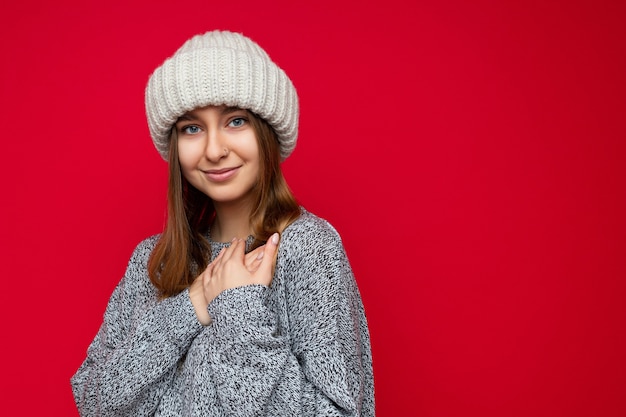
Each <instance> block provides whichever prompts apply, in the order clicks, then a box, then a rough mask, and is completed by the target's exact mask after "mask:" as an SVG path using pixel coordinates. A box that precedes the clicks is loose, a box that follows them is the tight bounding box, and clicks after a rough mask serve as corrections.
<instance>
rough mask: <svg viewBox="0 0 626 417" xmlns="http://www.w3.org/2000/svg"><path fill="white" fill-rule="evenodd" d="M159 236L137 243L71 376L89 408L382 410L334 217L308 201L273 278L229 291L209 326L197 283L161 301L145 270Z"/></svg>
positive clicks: (235, 412)
mask: <svg viewBox="0 0 626 417" xmlns="http://www.w3.org/2000/svg"><path fill="white" fill-rule="evenodd" d="M156 241H157V237H156V236H153V237H151V238H148V239H146V240H144V241H143V242H141V243H140V244H139V245H138V246H137V248H136V249H135V251H134V253H133V255H132V257H131V259H130V262H129V265H128V269H127V270H126V273H125V275H124V277H123V278H122V280H121V281H120V283H119V284H118V286H117V288H116V289H115V291H114V292H113V295H112V296H111V299H110V300H109V304H108V306H107V309H106V312H105V315H104V322H103V323H102V326H101V327H100V330H99V331H98V334H97V335H96V337H95V339H94V340H93V342H92V343H91V345H90V346H89V349H88V351H87V358H86V359H85V361H84V362H83V364H82V365H81V367H80V368H79V369H78V371H77V372H76V374H75V375H74V376H73V377H72V381H71V382H72V389H73V393H74V398H75V400H76V404H77V406H78V409H79V411H80V414H81V415H83V416H133V417H135V416H153V415H154V416H373V415H374V382H373V374H372V357H371V352H370V339H369V333H368V329H367V323H366V320H365V313H364V310H363V304H362V302H361V297H360V295H359V291H358V288H357V285H356V282H355V280H354V277H353V274H352V270H351V268H350V265H349V263H348V259H347V258H346V254H345V251H344V248H343V245H342V243H341V239H340V237H339V235H338V234H337V232H336V231H335V229H334V228H333V227H332V226H331V225H330V224H329V223H328V222H326V221H325V220H323V219H320V218H318V217H316V216H314V215H313V214H311V213H308V212H307V211H305V210H302V215H301V216H300V218H299V219H298V220H296V221H295V222H294V223H293V224H291V225H290V226H289V227H288V228H287V229H285V231H284V232H283V234H282V236H281V242H280V246H279V253H278V259H277V263H276V271H275V274H274V278H273V281H272V284H271V286H270V287H269V288H268V287H265V286H261V285H250V286H245V287H240V288H235V289H230V290H226V291H224V292H222V293H221V294H220V295H219V296H217V297H216V298H215V299H214V300H213V302H211V304H210V305H209V313H210V315H211V317H212V319H213V321H212V323H211V324H210V325H208V326H206V327H205V326H202V325H201V324H200V323H199V322H198V320H197V318H196V315H195V312H194V309H193V306H192V304H191V301H190V300H189V293H188V291H183V292H182V293H180V294H178V295H176V296H173V297H170V298H167V299H164V300H162V301H159V299H158V297H157V291H156V289H155V288H154V286H153V285H152V284H151V282H150V279H149V278H148V276H147V272H146V265H147V261H148V257H149V256H150V252H151V250H152V248H153V247H154V245H155V244H156ZM226 245H227V244H223V243H217V242H212V243H211V248H212V253H213V256H215V255H217V253H219V251H220V249H221V248H222V247H224V246H226Z"/></svg>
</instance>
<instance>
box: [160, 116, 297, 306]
mask: <svg viewBox="0 0 626 417" xmlns="http://www.w3.org/2000/svg"><path fill="white" fill-rule="evenodd" d="M248 115H249V119H250V124H251V126H252V128H253V129H254V132H255V135H256V139H257V142H258V145H259V160H260V165H259V168H260V169H259V171H260V174H259V179H258V181H257V183H256V185H255V186H254V188H253V189H252V192H253V196H254V205H253V207H254V208H253V210H252V213H251V214H250V226H251V229H252V231H253V237H254V243H253V245H252V247H253V248H255V247H258V246H260V245H262V244H264V243H265V242H266V241H267V239H269V237H270V236H271V235H272V234H273V233H275V232H279V233H282V231H283V230H285V228H286V227H287V226H288V225H289V224H291V223H292V222H293V221H294V220H296V219H297V218H298V216H300V207H299V205H298V203H297V201H296V199H295V197H294V196H293V194H292V192H291V190H290V189H289V187H288V185H287V182H286V181H285V178H284V177H283V174H282V171H281V169H280V162H281V158H280V148H279V143H278V138H277V136H276V133H275V132H274V130H273V129H272V128H271V127H270V126H269V125H268V124H267V122H265V121H264V120H263V119H261V118H260V117H258V116H256V115H254V114H253V113H251V112H249V111H248ZM214 218H215V208H214V206H213V202H212V201H211V199H210V198H209V197H208V196H207V195H205V194H204V193H202V192H201V191H199V190H198V189H196V188H195V187H194V186H193V185H191V184H190V183H189V182H188V181H187V180H186V179H185V177H184V176H183V174H182V170H181V168H180V163H179V160H178V138H177V135H176V129H172V134H171V142H170V149H169V180H168V191H167V222H166V225H165V230H164V231H163V233H162V234H161V236H160V238H159V240H158V242H157V244H156V246H155V248H154V249H153V250H152V253H151V254H150V259H149V260H148V275H149V276H150V280H151V281H152V284H153V285H154V286H155V287H156V288H157V289H158V291H159V294H160V296H161V297H162V298H167V297H171V296H173V295H176V294H178V293H180V292H181V291H183V290H184V289H185V288H187V287H189V286H190V285H191V283H192V282H193V280H194V279H195V278H196V277H197V276H198V275H199V274H200V272H202V271H203V270H204V269H205V268H206V267H207V265H208V263H209V260H210V259H211V246H210V244H209V242H208V240H207V238H206V236H207V233H208V230H209V228H210V226H211V223H212V222H213V219H214Z"/></svg>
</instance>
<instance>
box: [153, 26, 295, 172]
mask: <svg viewBox="0 0 626 417" xmlns="http://www.w3.org/2000/svg"><path fill="white" fill-rule="evenodd" d="M145 100H146V114H147V117H148V126H149V128H150V135H151V136H152V140H153V141H154V145H155V146H156V148H157V150H158V151H159V153H160V154H161V156H162V157H163V158H164V159H165V160H167V158H168V153H169V145H170V132H171V129H172V126H173V125H174V123H175V122H176V121H177V120H178V118H179V117H180V116H182V115H183V114H185V113H186V112H188V111H191V110H193V109H196V108H200V107H206V106H209V105H215V106H219V105H226V106H232V107H239V108H242V109H246V110H250V111H252V112H253V113H255V114H257V115H258V116H260V117H261V118H263V119H264V120H265V121H266V122H267V123H268V124H269V125H270V126H271V127H272V128H273V129H274V131H275V132H276V134H277V136H278V140H279V144H280V154H281V157H282V159H283V160H284V159H286V158H287V157H288V156H289V155H290V154H291V153H292V152H293V150H294V148H295V146H296V140H297V136H298V113H299V107H298V96H297V93H296V90H295V88H294V86H293V84H292V82H291V80H290V79H289V78H288V77H287V75H286V74H285V72H284V71H283V70H282V69H280V68H279V67H278V66H277V65H276V64H275V63H274V62H272V61H271V59H270V58H269V56H268V55H267V54H266V53H265V51H263V50H262V49H261V48H260V47H259V46H258V45H257V44H256V43H254V42H253V41H252V40H250V39H249V38H247V37H245V36H243V35H241V34H237V33H232V32H220V31H213V32H207V33H205V34H204V35H197V36H195V37H193V38H191V39H190V40H188V41H187V42H185V44H184V45H183V46H182V47H181V48H180V49H179V50H178V51H176V53H175V54H174V55H173V56H172V57H171V58H169V59H167V60H166V61H165V62H164V63H163V65H161V66H160V67H159V68H157V69H156V70H155V71H154V73H153V74H152V75H151V76H150V79H149V81H148V85H147V87H146V98H145Z"/></svg>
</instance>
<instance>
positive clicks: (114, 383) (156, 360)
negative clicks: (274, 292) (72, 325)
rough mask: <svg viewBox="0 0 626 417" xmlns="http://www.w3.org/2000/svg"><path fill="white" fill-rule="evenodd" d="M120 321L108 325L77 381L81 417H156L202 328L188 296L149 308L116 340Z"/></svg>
mask: <svg viewBox="0 0 626 417" xmlns="http://www.w3.org/2000/svg"><path fill="white" fill-rule="evenodd" d="M116 326H119V323H115V322H107V321H106V320H105V322H104V323H103V325H102V327H101V329H100V331H99V333H98V335H97V336H96V338H95V339H94V341H93V342H92V344H91V345H90V347H89V350H88V354H87V359H86V360H85V362H84V363H83V364H82V366H81V367H80V368H79V370H78V372H77V373H76V375H74V377H73V378H72V388H73V393H74V397H75V400H76V404H77V407H78V409H79V411H80V413H81V415H89V416H91V415H102V416H115V415H131V414H132V415H134V416H140V415H150V414H152V413H153V412H154V409H155V407H156V405H157V404H158V400H159V398H160V397H161V396H162V395H163V393H164V392H165V390H166V389H167V387H168V385H169V383H170V381H171V378H172V376H173V372H174V369H175V366H176V363H177V362H178V361H179V360H180V358H181V357H182V356H183V355H184V354H185V352H186V351H187V349H188V347H189V345H190V344H191V342H192V341H193V338H194V337H195V336H196V335H197V334H198V333H199V332H200V331H201V330H202V328H203V327H202V326H201V325H200V324H199V323H198V321H197V319H196V317H195V313H194V310H193V307H192V306H191V303H190V301H189V296H188V294H187V293H186V292H183V293H181V294H179V295H177V296H175V297H171V298H168V299H165V300H163V301H162V302H160V303H158V304H156V305H155V306H154V307H152V308H151V309H149V310H147V311H146V312H145V313H143V315H142V316H141V318H139V319H138V320H137V322H136V323H134V325H133V328H131V329H129V332H128V334H127V335H126V337H124V338H123V339H121V340H119V341H116V338H117V336H118V335H116V333H117V332H118V331H119V330H118V329H117V328H116Z"/></svg>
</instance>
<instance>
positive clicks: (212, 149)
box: [204, 129, 228, 162]
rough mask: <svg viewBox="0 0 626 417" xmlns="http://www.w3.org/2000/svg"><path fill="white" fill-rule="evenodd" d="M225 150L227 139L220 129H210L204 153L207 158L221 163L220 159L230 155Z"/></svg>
mask: <svg viewBox="0 0 626 417" xmlns="http://www.w3.org/2000/svg"><path fill="white" fill-rule="evenodd" d="M225 150H226V146H225V138H224V136H223V135H222V134H221V133H220V131H219V129H209V131H208V132H207V143H206V149H205V152H204V154H205V156H206V158H207V159H208V160H209V161H211V162H219V160H220V159H222V158H224V157H226V156H227V155H228V152H227V151H225Z"/></svg>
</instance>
